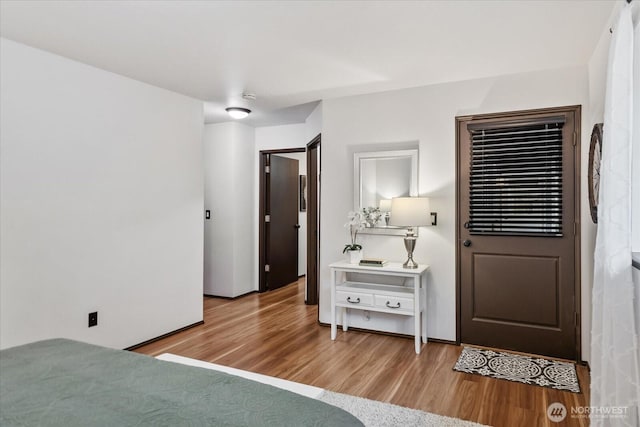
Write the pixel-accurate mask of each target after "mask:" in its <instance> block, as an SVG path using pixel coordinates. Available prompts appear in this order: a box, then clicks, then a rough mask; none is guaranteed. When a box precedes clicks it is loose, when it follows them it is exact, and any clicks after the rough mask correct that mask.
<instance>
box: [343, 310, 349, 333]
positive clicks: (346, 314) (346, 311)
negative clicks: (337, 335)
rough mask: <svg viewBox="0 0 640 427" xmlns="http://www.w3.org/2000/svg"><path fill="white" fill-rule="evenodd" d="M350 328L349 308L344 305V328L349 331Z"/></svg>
mask: <svg viewBox="0 0 640 427" xmlns="http://www.w3.org/2000/svg"><path fill="white" fill-rule="evenodd" d="M348 328H349V310H347V307H342V330H343V331H345V332H347V329H348Z"/></svg>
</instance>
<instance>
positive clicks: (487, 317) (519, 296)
mask: <svg viewBox="0 0 640 427" xmlns="http://www.w3.org/2000/svg"><path fill="white" fill-rule="evenodd" d="M472 271H473V282H472V283H471V286H472V295H473V301H472V304H473V319H474V321H479V322H482V321H487V322H492V321H503V322H511V323H514V324H521V325H529V326H533V327H535V326H552V327H558V326H559V323H558V258H557V257H555V258H554V257H548V258H542V257H530V256H516V255H489V254H475V255H474V257H473V266H472ZM504 283H508V284H509V286H504Z"/></svg>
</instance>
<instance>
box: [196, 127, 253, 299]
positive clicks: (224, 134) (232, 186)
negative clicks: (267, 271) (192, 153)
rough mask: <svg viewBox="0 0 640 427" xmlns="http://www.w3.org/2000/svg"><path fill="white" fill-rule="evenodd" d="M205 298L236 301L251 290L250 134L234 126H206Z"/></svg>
mask: <svg viewBox="0 0 640 427" xmlns="http://www.w3.org/2000/svg"><path fill="white" fill-rule="evenodd" d="M203 141H204V142H203V143H204V164H205V209H209V210H211V219H210V220H206V221H205V241H204V293H205V294H206V295H215V296H223V297H237V296H239V295H243V294H246V293H248V292H251V291H253V290H254V289H257V288H254V283H255V280H256V276H255V275H254V272H255V267H254V266H255V264H256V263H257V256H254V252H253V251H252V250H251V248H253V247H254V246H255V245H256V243H255V242H256V240H254V237H255V232H256V228H255V226H254V223H255V221H254V218H256V217H255V216H253V215H254V212H255V206H256V205H255V203H254V195H253V173H252V170H253V166H254V165H253V152H254V129H253V128H252V127H249V126H246V125H243V124H241V123H238V122H227V123H220V124H211V125H206V126H205V127H204V137H203Z"/></svg>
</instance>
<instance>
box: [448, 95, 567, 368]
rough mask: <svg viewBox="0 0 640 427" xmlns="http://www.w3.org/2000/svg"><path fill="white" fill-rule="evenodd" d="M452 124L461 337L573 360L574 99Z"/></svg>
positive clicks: (484, 344) (458, 120)
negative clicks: (549, 106) (566, 104)
mask: <svg viewBox="0 0 640 427" xmlns="http://www.w3.org/2000/svg"><path fill="white" fill-rule="evenodd" d="M456 124H457V139H458V165H457V168H458V213H457V215H458V230H457V235H458V248H457V255H458V268H459V271H458V282H459V283H458V286H459V304H460V306H459V316H460V322H459V328H460V329H459V337H460V341H462V342H463V343H468V344H477V345H482V346H487V347H496V348H502V349H511V350H517V351H522V352H527V353H534V354H541V355H547V356H555V357H561V358H565V359H578V358H579V348H578V347H579V329H578V328H579V325H578V321H579V320H578V319H579V316H578V313H577V311H578V307H577V306H576V303H575V301H579V287H578V286H576V283H579V280H576V277H577V271H578V269H577V267H578V264H579V260H578V258H577V254H576V249H575V248H576V246H577V243H576V242H578V236H577V233H578V229H579V228H578V226H577V223H576V218H579V216H578V204H577V202H576V199H577V197H576V195H577V194H579V191H578V183H577V182H576V181H577V178H576V177H577V176H579V175H578V170H577V166H578V163H577V162H576V155H577V153H579V149H577V148H576V146H575V145H576V143H577V141H578V138H577V135H578V130H579V129H580V126H579V124H580V107H567V108H558V109H546V110H537V111H529V112H517V113H505V114H501V115H486V116H472V117H460V118H457V119H456Z"/></svg>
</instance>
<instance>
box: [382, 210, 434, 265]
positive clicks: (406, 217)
mask: <svg viewBox="0 0 640 427" xmlns="http://www.w3.org/2000/svg"><path fill="white" fill-rule="evenodd" d="M389 224H390V225H396V226H400V227H408V228H407V235H406V236H405V238H404V247H405V248H406V249H407V256H408V258H407V261H406V262H405V263H404V264H402V266H403V267H404V268H418V263H417V262H415V261H414V260H413V250H414V249H415V247H416V235H415V232H414V228H415V227H422V226H426V225H431V224H432V222H431V213H430V210H429V199H428V198H427V197H396V198H394V199H392V200H391V218H390V221H389Z"/></svg>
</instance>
